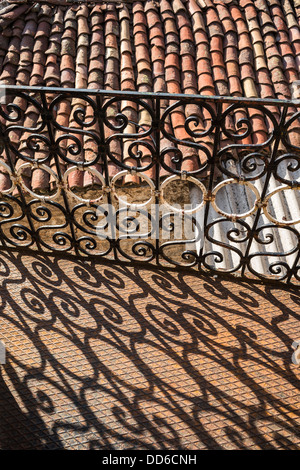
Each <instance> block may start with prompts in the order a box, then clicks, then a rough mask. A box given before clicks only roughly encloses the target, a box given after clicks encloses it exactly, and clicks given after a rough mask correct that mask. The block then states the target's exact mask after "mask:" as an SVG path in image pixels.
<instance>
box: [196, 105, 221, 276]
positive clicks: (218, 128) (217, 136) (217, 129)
mask: <svg viewBox="0 0 300 470" xmlns="http://www.w3.org/2000/svg"><path fill="white" fill-rule="evenodd" d="M221 117H222V102H218V103H217V114H216V118H215V122H214V124H215V138H214V146H213V153H212V160H211V166H210V174H209V183H208V190H207V201H206V203H205V209H204V221H203V230H204V237H203V247H202V248H201V250H200V253H199V265H198V268H199V269H200V270H201V262H202V259H203V255H204V253H203V251H204V245H205V240H206V236H207V229H206V227H207V220H208V214H209V208H210V201H211V197H212V190H213V184H214V174H215V167H216V157H217V153H218V149H219V145H220V135H221Z"/></svg>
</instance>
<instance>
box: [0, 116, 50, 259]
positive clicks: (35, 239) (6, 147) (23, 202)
mask: <svg viewBox="0 0 300 470" xmlns="http://www.w3.org/2000/svg"><path fill="white" fill-rule="evenodd" d="M0 138H1V139H2V141H3V147H4V150H5V154H6V158H7V161H8V164H9V166H10V169H11V171H12V174H13V176H16V172H15V165H14V163H13V161H12V158H11V155H10V151H9V145H8V141H9V137H8V136H5V134H4V132H3V129H2V126H1V124H0ZM16 187H17V190H18V192H19V195H20V199H21V206H22V210H23V213H24V214H25V215H26V218H27V221H28V224H29V227H30V230H31V237H32V240H33V242H35V243H36V246H37V248H38V249H39V250H41V245H40V242H39V236H38V233H37V232H36V230H35V227H34V224H33V221H32V219H31V216H30V209H29V207H28V204H27V202H26V199H25V196H24V194H23V191H22V187H21V186H20V185H19V183H18V182H17V183H16Z"/></svg>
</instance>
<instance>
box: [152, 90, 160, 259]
mask: <svg viewBox="0 0 300 470" xmlns="http://www.w3.org/2000/svg"><path fill="white" fill-rule="evenodd" d="M154 103H155V122H153V126H154V132H155V158H156V163H155V190H156V195H155V219H154V223H155V246H156V264H157V265H159V264H160V260H159V256H160V246H159V245H160V237H159V217H160V193H159V191H160V127H161V125H162V123H161V121H160V114H161V112H160V106H161V101H160V98H156V100H155V101H154ZM152 216H153V214H152V211H151V230H152V224H153V220H152Z"/></svg>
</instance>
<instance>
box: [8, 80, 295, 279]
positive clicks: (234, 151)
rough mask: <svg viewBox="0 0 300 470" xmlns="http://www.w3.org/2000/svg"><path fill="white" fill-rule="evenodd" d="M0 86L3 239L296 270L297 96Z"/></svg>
mask: <svg viewBox="0 0 300 470" xmlns="http://www.w3.org/2000/svg"><path fill="white" fill-rule="evenodd" d="M0 91H1V92H5V93H6V97H5V99H4V98H3V99H2V104H1V105H0V151H1V161H0V171H1V174H0V177H1V181H2V193H1V200H0V241H1V246H0V248H1V249H10V248H16V247H17V248H20V249H23V250H25V249H26V250H27V249H34V250H37V251H43V252H45V251H46V252H49V251H50V252H51V253H58V254H60V255H63V254H65V253H74V254H76V255H77V256H88V257H89V258H90V257H92V258H95V259H103V258H108V259H115V260H131V261H143V262H147V263H152V264H157V265H162V264H171V265H175V266H184V267H189V268H194V269H198V270H200V271H201V272H203V271H210V272H212V271H213V272H216V273H218V272H221V273H235V274H238V275H240V276H249V275H250V276H255V277H258V278H261V279H275V280H281V281H286V282H295V283H297V282H299V281H300V234H299V226H300V199H299V189H300V137H299V136H300V123H299V118H300V112H299V110H298V108H299V104H300V101H299V100H290V101H288V100H287V101H280V100H260V99H244V98H227V97H226V98H225V97H212V96H209V97H205V96H192V95H169V94H155V93H144V94H140V93H132V92H121V91H104V90H76V89H60V88H45V87H40V88H37V87H34V88H30V87H17V86H7V87H4V86H1V87H0ZM66 109H68V110H69V111H68V112H70V113H71V118H70V121H69V124H68V126H66V125H64V124H63V123H64V119H63V115H64V113H66ZM132 116H136V119H132ZM257 123H258V124H257ZM37 174H38V175H39V177H38V178H36V180H37V181H38V183H37V184H35V183H34V179H35V178H34V175H37ZM72 174H73V176H74V175H75V179H74V178H73V180H74V181H75V180H76V181H81V183H76V184H75V183H74V184H73V183H72V181H73V180H72ZM76 178H77V179H76ZM86 181H87V183H86ZM191 195H193V197H192V196H191ZM125 196H128V197H130V198H131V200H130V201H129V200H125ZM177 199H178V200H177ZM177 202H178V203H180V204H181V206H180V207H179V206H178V205H175V203H177ZM184 202H185V203H188V204H190V205H185V206H183V203H184ZM180 227H181V232H182V230H183V232H184V230H185V232H184V233H183V234H182V233H181V232H180V230H179V228H180ZM186 227H188V229H187V228H186ZM178 230H179V236H178V233H177V232H178Z"/></svg>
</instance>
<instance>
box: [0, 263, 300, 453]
mask: <svg viewBox="0 0 300 470" xmlns="http://www.w3.org/2000/svg"><path fill="white" fill-rule="evenodd" d="M0 260H1V261H0V276H1V297H0V303H1V314H0V339H3V340H5V341H6V344H7V348H8V363H7V365H6V366H5V368H3V367H2V371H1V375H0V413H1V416H0V448H2V449H48V448H49V449H62V448H64V449H128V448H129V449H274V448H275V449H298V450H299V449H300V431H299V424H300V393H299V390H300V387H299V384H300V382H299V378H300V367H299V366H296V365H293V364H292V363H291V355H292V349H291V344H292V342H293V340H296V339H300V322H299V319H300V292H299V290H296V289H292V288H291V289H289V290H288V289H285V290H283V289H279V288H278V287H276V288H275V287H274V286H264V285H262V284H251V283H246V282H240V281H239V282H238V281H237V282H229V281H228V280H224V279H212V278H208V277H207V278H199V277H197V276H195V275H193V274H186V273H183V272H182V273H181V274H179V273H178V272H174V271H163V270H161V271H158V270H156V271H155V270H153V271H152V270H149V269H148V270H147V269H140V268H134V267H127V266H117V265H114V266H101V265H97V266H96V267H93V266H91V265H90V264H84V263H83V262H80V261H79V262H77V261H71V260H57V259H56V260H55V259H53V258H51V259H46V258H43V257H40V256H37V257H30V256H24V255H23V256H22V257H21V255H16V254H1V258H0Z"/></svg>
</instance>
